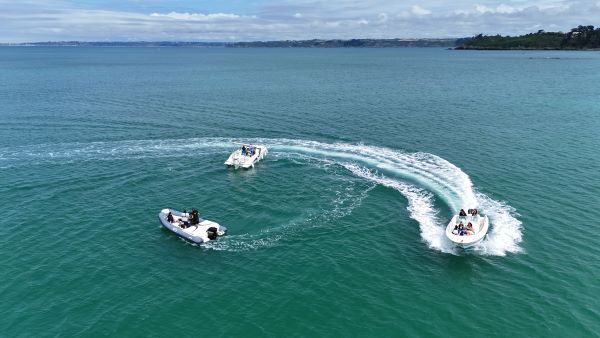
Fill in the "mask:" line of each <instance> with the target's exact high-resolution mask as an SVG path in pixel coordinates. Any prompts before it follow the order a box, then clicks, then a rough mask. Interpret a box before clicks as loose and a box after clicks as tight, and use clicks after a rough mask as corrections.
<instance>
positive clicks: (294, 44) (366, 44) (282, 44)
mask: <svg viewBox="0 0 600 338" xmlns="http://www.w3.org/2000/svg"><path fill="white" fill-rule="evenodd" d="M457 41H459V42H460V41H462V40H460V39H459V40H457V39H351V40H319V39H314V40H284V41H252V42H185V41H158V42H150V41H133V42H127V41H108V42H94V41H92V42H87V41H49V42H29V43H0V46H46V47H52V46H71V47H232V48H256V47H262V48H265V47H276V48H340V47H355V48H393V47H455V46H457V45H458V44H457Z"/></svg>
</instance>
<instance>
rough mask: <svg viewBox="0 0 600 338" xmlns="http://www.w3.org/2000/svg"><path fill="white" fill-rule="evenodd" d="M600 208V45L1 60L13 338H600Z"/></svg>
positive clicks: (0, 146)
mask: <svg viewBox="0 0 600 338" xmlns="http://www.w3.org/2000/svg"><path fill="white" fill-rule="evenodd" d="M249 142H252V143H263V144H265V145H267V146H268V147H269V150H270V152H269V155H268V156H267V157H266V158H265V160H263V161H262V162H260V163H259V164H258V165H257V166H256V167H255V168H254V169H251V170H237V171H236V170H233V169H228V168H226V167H225V166H224V165H223V162H224V161H225V159H226V158H227V156H228V155H229V153H230V152H231V151H232V150H233V149H235V147H236V146H238V145H239V144H241V143H249ZM599 196H600V53H598V52H561V51H528V52H524V51H451V50H445V49H435V48H434V49H429V48H425V49H411V48H407V49H224V48H215V49H210V48H70V47H54V48H44V47H35V48H28V47H5V48H0V201H1V205H2V218H1V219H0V281H1V282H0V295H1V298H0V336H2V337H32V336H35V337H43V336H52V337H55V336H65V337H70V336H90V337H97V336H121V337H123V336H143V337H165V336H197V337H317V336H321V337H367V336H368V337H402V336H413V337H414V336H420V337H434V336H439V337H465V336H467V337H468V336H479V337H598V336H599V335H600V305H599V304H600V303H599V300H600V226H599V219H600V198H599ZM474 206H477V207H479V209H480V211H481V212H482V213H483V214H486V215H488V216H489V217H490V221H491V230H490V233H489V235H488V238H487V239H486V240H485V241H484V242H483V243H481V244H480V245H479V246H477V247H476V248H474V249H473V250H470V251H466V252H465V251H463V250H457V249H456V248H454V247H452V245H450V243H449V242H448V241H447V240H446V239H445V237H444V227H445V225H446V224H447V222H448V221H449V219H450V218H451V216H452V215H453V214H454V213H456V211H457V209H459V208H461V207H465V208H470V207H474ZM166 207H169V208H175V209H178V210H182V209H188V210H189V209H190V208H193V207H196V208H198V209H199V210H200V215H201V217H204V218H207V219H210V220H214V221H216V222H219V223H221V224H223V225H226V226H227V227H228V228H229V233H228V235H227V236H224V237H221V238H220V239H219V240H218V241H216V242H211V243H208V244H206V245H200V246H198V245H192V244H190V243H187V242H185V241H183V240H181V239H180V238H178V237H176V236H175V235H173V234H171V233H170V232H168V231H166V230H165V229H162V228H161V227H160V225H159V222H158V218H157V215H158V212H159V211H160V210H161V209H162V208H166Z"/></svg>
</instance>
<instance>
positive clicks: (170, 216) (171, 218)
mask: <svg viewBox="0 0 600 338" xmlns="http://www.w3.org/2000/svg"><path fill="white" fill-rule="evenodd" d="M167 221H169V223H173V221H174V219H173V214H172V213H171V212H170V211H169V214H168V215H167Z"/></svg>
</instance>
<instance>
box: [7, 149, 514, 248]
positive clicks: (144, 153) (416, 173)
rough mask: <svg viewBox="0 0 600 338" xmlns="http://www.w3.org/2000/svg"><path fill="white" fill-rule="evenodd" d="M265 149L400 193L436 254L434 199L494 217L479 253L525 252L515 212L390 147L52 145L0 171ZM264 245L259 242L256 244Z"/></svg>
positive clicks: (440, 226)
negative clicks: (54, 163) (343, 171)
mask: <svg viewBox="0 0 600 338" xmlns="http://www.w3.org/2000/svg"><path fill="white" fill-rule="evenodd" d="M245 142H252V143H264V144H266V145H267V146H268V147H269V150H270V152H271V154H274V155H276V154H286V155H287V156H289V157H294V155H301V156H303V157H305V158H311V159H313V160H316V161H326V162H328V163H331V164H336V165H340V166H342V167H344V168H346V169H347V170H348V171H349V172H350V173H352V174H353V175H355V176H358V177H361V178H363V179H366V180H369V181H371V182H374V183H376V184H380V185H384V186H386V187H389V188H391V189H394V190H396V191H398V192H399V193H401V194H402V195H403V196H404V197H405V198H406V199H407V200H408V206H407V210H408V211H409V214H410V217H411V218H412V219H414V220H416V221H417V222H418V223H419V226H420V231H421V237H422V239H423V241H424V242H425V243H427V245H428V246H429V247H430V248H432V249H436V250H440V251H442V252H448V253H457V252H456V251H455V248H454V247H453V246H452V245H451V243H450V242H449V241H448V240H447V239H446V238H445V234H444V230H445V226H446V224H445V222H446V220H442V219H440V218H439V217H438V213H439V211H438V210H436V208H435V204H434V199H435V198H439V199H440V200H442V201H443V202H444V204H445V205H447V206H448V208H449V209H451V210H458V209H460V208H463V207H465V208H472V207H477V208H479V209H480V210H481V211H482V213H485V214H487V215H488V216H489V218H490V221H491V225H492V227H491V230H490V233H489V234H488V239H487V240H485V241H484V242H482V243H481V244H480V245H479V246H478V247H476V248H475V251H476V252H478V253H481V254H489V255H505V254H506V253H507V252H519V251H520V250H521V249H520V247H519V243H520V242H521V239H522V238H521V236H522V229H521V222H520V221H519V220H518V219H517V218H516V212H515V210H514V209H513V208H512V207H510V206H509V205H507V204H506V203H504V202H500V201H496V200H493V199H492V198H490V197H489V196H487V195H485V194H483V193H481V192H478V191H476V189H474V188H473V184H472V182H471V179H470V178H469V176H468V175H467V174H466V173H464V172H463V171H462V170H461V169H460V168H458V167H457V166H455V165H454V164H452V163H450V162H448V161H446V160H445V159H443V158H441V157H439V156H436V155H433V154H428V153H423V152H417V153H407V152H402V151H398V150H394V149H390V148H385V147H376V146H368V145H363V144H348V143H322V142H317V141H306V140H291V139H250V140H248V139H227V138H196V139H175V140H159V141H148V140H143V141H117V142H94V143H87V144H48V145H38V146H35V147H34V148H32V147H31V146H25V147H17V148H11V149H0V167H2V168H7V167H10V166H11V163H15V162H22V161H23V159H25V160H29V161H33V162H43V161H49V160H57V159H61V160H66V161H70V160H74V159H77V160H81V159H84V160H85V159H94V160H97V159H120V158H128V159H131V158H144V157H168V156H177V155H173V154H181V153H189V152H190V151H201V150H202V149H212V148H231V147H233V146H234V145H236V144H240V143H245ZM252 241H259V242H261V241H262V240H261V239H260V238H259V239H252Z"/></svg>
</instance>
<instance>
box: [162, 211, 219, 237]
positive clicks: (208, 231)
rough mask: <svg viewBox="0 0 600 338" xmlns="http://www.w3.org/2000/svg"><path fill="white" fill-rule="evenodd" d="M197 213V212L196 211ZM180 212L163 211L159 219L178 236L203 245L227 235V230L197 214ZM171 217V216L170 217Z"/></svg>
mask: <svg viewBox="0 0 600 338" xmlns="http://www.w3.org/2000/svg"><path fill="white" fill-rule="evenodd" d="M194 211H195V210H194ZM194 211H192V212H190V213H188V212H179V211H177V210H173V209H162V210H161V211H160V213H159V214H158V219H159V220H160V224H162V226H163V227H165V228H167V229H169V230H170V231H171V232H173V233H175V234H176V235H177V236H179V237H181V238H183V239H186V240H188V241H191V242H194V243H196V244H201V243H204V242H208V241H211V240H215V239H217V236H222V235H225V233H226V232H227V228H226V227H224V226H222V225H220V224H218V223H216V222H213V221H209V220H205V219H202V218H200V217H198V213H197V211H196V212H194ZM169 215H170V216H169Z"/></svg>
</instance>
